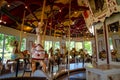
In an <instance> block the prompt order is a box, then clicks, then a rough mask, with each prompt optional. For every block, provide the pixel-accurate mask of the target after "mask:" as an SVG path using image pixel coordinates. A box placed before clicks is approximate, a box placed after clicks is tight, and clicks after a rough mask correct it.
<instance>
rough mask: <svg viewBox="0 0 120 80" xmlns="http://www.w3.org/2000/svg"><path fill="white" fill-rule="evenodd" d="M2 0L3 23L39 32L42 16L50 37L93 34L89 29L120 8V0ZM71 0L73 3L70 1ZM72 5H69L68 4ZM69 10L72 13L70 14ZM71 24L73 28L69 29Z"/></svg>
mask: <svg viewBox="0 0 120 80" xmlns="http://www.w3.org/2000/svg"><path fill="white" fill-rule="evenodd" d="M43 1H44V0H1V1H0V24H1V25H4V26H6V27H10V28H14V29H17V30H21V24H23V25H24V27H23V31H25V32H28V33H33V34H36V31H35V29H36V28H37V27H38V23H39V22H40V21H41V16H43V22H44V24H43V26H42V33H45V35H48V36H55V37H61V36H63V35H66V36H68V35H69V34H68V32H69V30H70V36H71V37H83V36H89V37H93V35H92V34H91V33H90V31H89V28H91V26H92V25H93V23H95V22H98V21H101V22H104V20H105V18H106V17H109V16H110V15H111V14H113V13H116V12H119V11H120V0H46V5H45V11H44V14H42V8H43ZM70 1H71V4H70ZM69 5H70V6H69ZM69 13H70V14H69ZM69 26H70V28H69Z"/></svg>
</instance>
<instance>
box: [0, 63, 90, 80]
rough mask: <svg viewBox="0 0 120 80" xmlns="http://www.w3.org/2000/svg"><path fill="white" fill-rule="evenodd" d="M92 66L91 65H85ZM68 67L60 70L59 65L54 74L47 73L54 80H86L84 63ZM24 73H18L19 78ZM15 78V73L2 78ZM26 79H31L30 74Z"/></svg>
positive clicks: (63, 66)
mask: <svg viewBox="0 0 120 80" xmlns="http://www.w3.org/2000/svg"><path fill="white" fill-rule="evenodd" d="M86 64H90V63H85V65H86ZM67 66H68V65H66V64H61V65H60V66H59V68H58V66H57V65H55V66H54V67H53V72H51V73H50V72H49V73H47V74H48V75H49V77H50V78H51V79H52V80H68V79H69V80H86V74H85V68H84V66H83V64H82V63H71V64H70V65H69V68H67ZM22 74H23V71H22V70H20V71H18V77H22ZM68 74H69V75H68ZM9 77H15V72H12V73H9V74H4V75H1V76H0V79H2V78H9ZM24 77H30V75H29V73H26V74H25V75H24Z"/></svg>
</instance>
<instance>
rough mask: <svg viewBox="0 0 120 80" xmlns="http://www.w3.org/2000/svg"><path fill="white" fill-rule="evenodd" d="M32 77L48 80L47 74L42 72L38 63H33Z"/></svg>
mask: <svg viewBox="0 0 120 80" xmlns="http://www.w3.org/2000/svg"><path fill="white" fill-rule="evenodd" d="M32 77H45V78H46V79H48V78H49V77H48V76H47V74H46V73H45V72H44V71H42V66H41V65H40V63H39V62H36V63H35V71H34V72H33V73H32Z"/></svg>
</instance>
